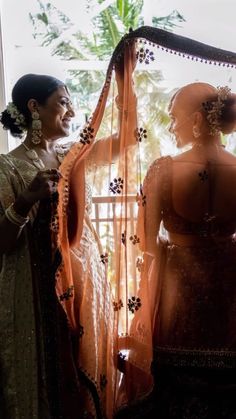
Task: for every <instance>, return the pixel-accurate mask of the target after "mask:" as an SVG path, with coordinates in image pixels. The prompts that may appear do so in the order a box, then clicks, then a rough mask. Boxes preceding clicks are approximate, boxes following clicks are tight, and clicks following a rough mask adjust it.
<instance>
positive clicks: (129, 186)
mask: <svg viewBox="0 0 236 419" xmlns="http://www.w3.org/2000/svg"><path fill="white" fill-rule="evenodd" d="M134 40H135V42H136V49H137V58H138V61H140V62H141V61H145V60H146V61H147V62H148V60H150V59H151V58H150V57H152V54H153V52H152V53H150V52H151V51H152V49H155V48H157V49H158V48H161V49H162V50H166V51H167V52H170V53H171V54H173V55H182V56H184V57H186V58H187V59H195V60H198V61H200V62H203V63H213V64H215V65H222V66H230V67H234V68H235V67H236V53H233V52H229V51H224V50H220V49H217V48H214V47H211V46H209V45H205V44H202V43H200V42H197V41H193V40H191V39H188V38H184V37H181V36H178V35H174V34H172V33H168V32H166V31H164V30H161V29H157V28H151V27H142V28H139V29H137V30H135V31H130V33H129V34H127V35H126V36H125V37H124V38H122V40H121V41H120V43H119V44H118V45H117V47H116V49H115V51H114V53H113V56H112V58H111V61H110V64H109V66H108V70H107V75H106V80H105V83H104V86H103V88H102V91H101V95H100V98H99V101H98V104H97V106H96V109H95V111H94V113H93V114H92V116H91V118H90V119H89V121H88V123H87V124H86V126H85V127H84V128H83V129H82V130H81V132H80V135H79V138H78V141H77V142H76V143H75V144H74V145H73V146H72V148H71V149H70V151H69V152H68V154H67V156H66V157H65V159H64V161H63V163H62V165H61V168H60V170H61V173H62V179H61V180H60V183H59V204H58V212H57V217H58V221H59V231H58V238H57V240H58V247H59V249H60V253H61V263H60V265H59V267H58V269H57V272H56V292H57V295H58V298H59V300H60V302H61V304H62V306H63V308H64V310H65V312H66V315H67V318H68V322H69V324H70V327H71V329H72V330H73V333H74V334H75V335H76V334H77V335H79V333H80V323H79V318H78V315H77V313H78V309H77V304H78V296H77V294H76V293H77V288H76V284H75V283H74V282H75V274H74V272H73V264H72V261H71V251H70V250H71V248H75V247H78V246H79V243H80V239H81V234H82V228H83V220H84V216H85V215H84V214H85V204H86V203H85V165H86V162H87V161H89V160H90V159H91V156H92V155H93V150H95V149H96V144H97V143H98V140H97V139H99V129H100V128H101V124H102V123H103V117H104V114H105V113H106V111H107V110H108V108H109V110H108V113H109V115H110V121H111V122H110V127H111V131H112V130H113V131H114V129H115V127H114V124H115V122H114V121H117V110H116V109H115V106H113V105H114V89H113V85H114V77H113V70H114V65H115V63H116V62H117V61H119V59H120V57H121V55H122V54H124V56H125V60H124V63H125V65H124V92H123V98H122V103H119V105H118V107H119V112H120V116H119V117H120V123H121V126H120V150H119V151H120V153H119V157H118V158H117V160H116V162H115V163H114V161H113V159H112V155H113V153H112V147H113V142H112V139H111V138H110V140H108V141H107V142H105V143H104V144H105V146H104V147H106V148H101V151H100V152H99V153H100V154H95V155H96V158H94V160H93V163H92V167H93V170H94V171H96V165H97V162H99V161H100V162H102V160H104V155H106V159H105V160H106V162H105V163H104V166H105V168H106V169H105V170H106V172H105V173H106V177H105V185H106V193H105V194H106V195H107V201H108V205H107V209H106V210H105V216H104V218H105V219H107V220H109V225H110V227H109V228H110V230H109V234H108V235H107V239H106V240H105V242H104V243H105V244H104V249H103V253H102V254H101V263H103V264H104V263H105V265H106V271H107V280H108V281H109V284H110V287H111V295H112V307H113V314H112V316H113V324H114V327H113V329H114V330H113V333H112V335H111V336H110V340H111V341H112V342H113V343H112V346H113V347H114V348H115V350H114V353H115V355H114V363H113V365H110V368H111V369H112V374H113V377H115V378H114V381H113V385H112V386H107V388H106V391H107V393H108V396H109V398H110V400H111V403H110V404H109V406H107V416H108V417H112V411H113V409H114V406H115V404H116V406H119V405H122V404H125V403H126V402H127V401H128V400H132V401H134V399H135V397H137V398H138V397H142V396H144V395H145V394H147V393H148V392H149V391H150V389H151V388H152V377H151V373H150V365H151V361H152V351H153V348H152V330H153V327H154V325H153V324H152V322H153V320H152V319H153V312H154V310H155V305H156V300H154V299H153V297H154V296H157V292H156V291H155V289H157V285H158V283H157V278H158V269H159V267H158V265H157V259H158V255H153V257H152V258H150V257H146V256H145V257H144V258H143V256H144V255H145V251H146V243H145V222H144V220H145V217H146V216H147V211H149V209H148V208H146V200H145V192H144V191H145V190H147V189H148V184H147V185H146V186H145V185H144V189H143V185H142V179H141V169H140V168H141V163H142V161H141V160H142V159H141V156H140V153H139V152H140V139H141V137H142V139H143V138H145V135H143V134H144V133H143V131H142V130H141V131H140V127H139V124H138V125H136V122H137V121H136V117H135V115H136V107H137V112H139V107H138V103H137V104H136V101H135V100H134V97H133V96H132V89H130V86H131V84H132V71H133V69H132V63H131V45H132V42H133V41H134ZM157 55H158V50H157ZM111 87H112V88H111ZM130 136H135V138H136V143H135V141H134V145H129V144H130ZM157 157H158V156H157ZM100 165H101V164H100ZM156 182H157V189H158V178H157V179H156ZM138 209H139V221H140V222H139V230H138V231H137V230H136V222H137V212H138ZM142 220H143V221H142ZM84 310H86V306H85V307H84ZM91 333H93V331H91ZM127 373H129V374H127ZM125 376H128V377H129V380H125Z"/></svg>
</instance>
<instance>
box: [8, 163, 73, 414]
mask: <svg viewBox="0 0 236 419" xmlns="http://www.w3.org/2000/svg"><path fill="white" fill-rule="evenodd" d="M36 172H37V169H36V168H35V167H34V166H32V165H31V164H29V163H27V162H24V161H21V160H18V159H15V158H13V157H10V156H0V180H1V189H0V202H1V210H2V211H1V212H2V213H3V210H4V209H5V208H7V206H8V205H10V203H11V202H14V200H15V197H16V196H17V194H18V193H19V192H20V191H21V190H22V189H24V188H25V186H26V185H27V184H28V183H29V182H30V181H31V180H32V178H33V177H34V176H35V174H36ZM45 205H46V207H45ZM49 219H50V202H48V204H46V202H45V203H44V204H43V205H42V206H40V208H38V206H36V207H35V208H33V209H32V211H31V213H30V223H29V224H28V225H27V226H26V228H25V229H24V230H23V232H22V234H21V236H20V238H19V239H18V243H17V246H16V248H15V249H13V251H11V252H9V253H8V254H4V255H3V258H2V269H1V272H0V298H1V315H0V328H1V334H0V371H1V372H0V413H1V417H2V418H4V419H12V418H14V419H33V418H35V419H59V418H60V419H65V418H66V419H69V418H70V419H75V416H74V415H75V414H76V413H75V412H76V409H78V396H79V395H78V383H77V375H76V371H75V369H74V361H73V355H72V353H73V351H72V342H71V338H70V334H69V331H68V328H67V322H66V318H65V314H64V313H63V311H62V308H61V307H60V305H59V303H58V301H57V298H56V294H55V279H54V272H53V269H52V268H53V266H52V252H51V241H50V230H49ZM68 389H69V390H68ZM75 398H76V399H75ZM72 408H74V412H73V411H72Z"/></svg>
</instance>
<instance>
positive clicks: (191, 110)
mask: <svg viewBox="0 0 236 419" xmlns="http://www.w3.org/2000/svg"><path fill="white" fill-rule="evenodd" d="M169 114H170V118H171V124H170V132H171V133H172V134H173V135H174V137H175V139H176V144H177V147H178V148H179V149H181V148H182V147H185V146H188V150H187V151H184V152H182V153H180V154H178V155H177V156H175V157H170V156H166V157H162V158H159V159H157V160H156V161H154V163H153V164H152V165H151V166H150V168H149V170H148V172H147V175H146V178H145V182H144V188H143V194H144V196H145V197H146V206H145V207H144V210H143V209H141V210H140V214H139V221H140V223H139V232H140V236H141V239H142V240H141V241H142V250H143V251H144V252H145V253H144V255H145V263H146V273H147V272H148V271H149V289H150V291H151V293H150V294H149V297H148V298H147V301H148V302H149V305H148V306H147V305H146V306H144V304H143V305H142V307H141V309H140V313H139V314H137V319H136V320H134V324H133V331H134V333H136V335H138V331H139V330H140V329H141V326H143V328H142V330H145V329H144V327H145V324H144V320H143V319H144V318H148V316H147V312H148V311H150V318H151V333H152V347H153V352H152V353H153V361H152V375H153V379H154V388H153V391H152V393H151V395H150V396H149V397H148V398H146V399H145V400H143V401H142V402H140V404H139V406H138V408H137V406H133V407H132V406H130V408H129V409H127V410H124V411H123V412H120V413H119V414H118V415H117V417H120V418H121V417H126V416H127V417H128V415H129V418H131V417H132V418H157V417H158V418H160V419H174V418H176V419H177V418H178V419H180V418H185V419H190V418H191V419H192V418H201V419H203V418H204V419H205V418H206V419H213V418H217V419H219V418H222V419H223V418H227V419H229V418H233V417H234V415H235V412H236V403H235V397H234V394H235V390H236V378H235V372H236V334H235V328H236V282H235V278H236V263H235V262H236V242H235V232H236V157H235V156H234V155H233V154H231V153H229V152H228V151H227V150H226V149H225V147H224V144H223V143H222V133H223V134H229V133H232V132H233V131H234V130H235V127H236V95H234V94H232V93H231V92H230V89H229V88H227V87H220V88H217V89H216V88H214V87H213V86H211V85H209V84H206V83H193V84H189V85H187V86H184V87H183V88H181V89H179V90H178V91H177V93H176V94H175V95H174V96H173V98H172V100H171V103H170V106H169ZM163 233H164V234H163ZM144 280H145V278H144ZM141 283H142V282H141ZM143 292H144V291H143V290H142V287H141V289H140V295H142V293H143ZM143 301H144V300H143ZM142 310H143V312H142ZM142 313H143V314H142ZM138 316H140V317H138ZM127 372H128V369H127ZM137 377H138V375H137ZM126 381H127V382H129V376H128V375H127V376H126ZM135 384H136V383H135ZM130 386H132V383H130Z"/></svg>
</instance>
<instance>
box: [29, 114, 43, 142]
mask: <svg viewBox="0 0 236 419" xmlns="http://www.w3.org/2000/svg"><path fill="white" fill-rule="evenodd" d="M31 117H32V139H31V141H32V143H34V144H35V145H36V144H40V143H41V139H42V135H43V133H42V131H41V130H42V122H41V120H40V119H39V113H38V112H37V111H34V112H32V114H31Z"/></svg>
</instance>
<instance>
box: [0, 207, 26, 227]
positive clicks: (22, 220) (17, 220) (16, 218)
mask: <svg viewBox="0 0 236 419" xmlns="http://www.w3.org/2000/svg"><path fill="white" fill-rule="evenodd" d="M5 216H6V218H7V219H8V221H10V223H12V224H15V225H16V226H18V227H21V228H23V227H24V226H25V224H27V223H28V221H29V219H30V218H29V216H27V217H22V215H20V214H18V213H17V212H16V211H15V209H14V203H12V204H11V205H10V206H9V207H8V208H7V209H6V210H5Z"/></svg>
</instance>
